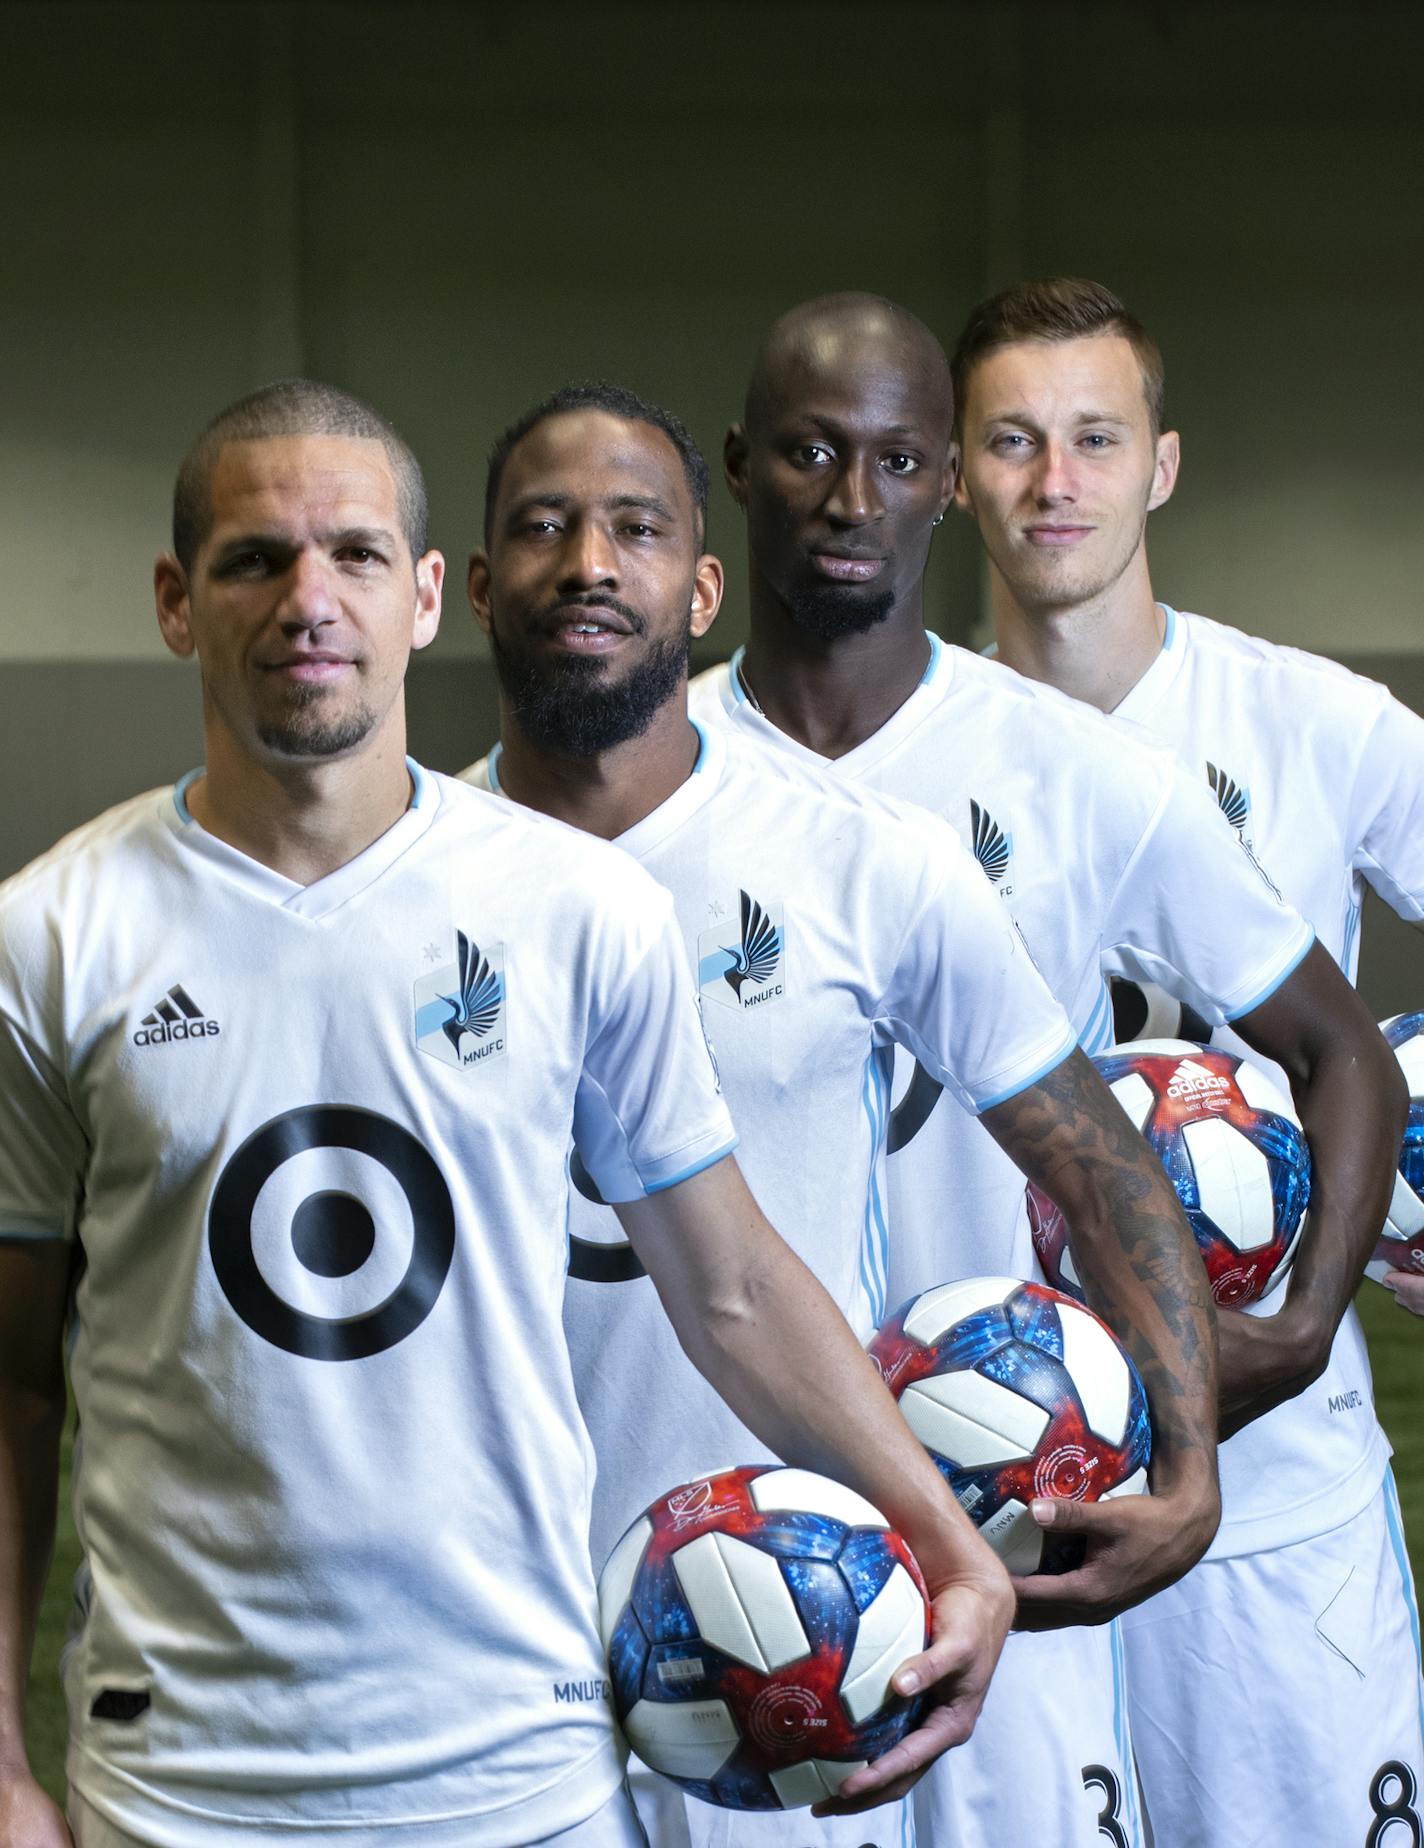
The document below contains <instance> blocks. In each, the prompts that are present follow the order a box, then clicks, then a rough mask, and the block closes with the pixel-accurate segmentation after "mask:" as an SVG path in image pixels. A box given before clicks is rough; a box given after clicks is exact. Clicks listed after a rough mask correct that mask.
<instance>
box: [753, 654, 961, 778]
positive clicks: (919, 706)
mask: <svg viewBox="0 0 1424 1848" xmlns="http://www.w3.org/2000/svg"><path fill="white" fill-rule="evenodd" d="M925 640H926V641H927V642H928V643H929V645H930V658H929V661H928V663H927V664H926V667H925V671H924V673H923V674H922V675H921V676H920V679H919V683H918V684H917V686H916V687H915V690H914V692H913V693H911V695H910V697H909V698H908V699H907V700H906V701H905V702H904V703H903V704H902V705H901V706H899V707H897V709H896V710H895V711H894V712H892V713H891V714H890V717H889V718H888V719H887V720H886V721H885V723H884V724H883V725H882V726H881V727H880V729H879V731H876V732H872V733H871V735H870V737H868V738H863V739H862V740H861V742H860V743H859V744H858V745H856V747H855V749H854V750H852V751H847V752H846V753H845V755H844V756H843V757H835V758H831V757H823V756H822V755H821V753H820V752H819V751H813V750H812V749H811V748H810V746H809V745H805V744H802V743H801V741H800V739H799V738H793V737H792V736H791V734H790V733H789V732H784V731H782V730H781V729H780V727H779V726H776V725H773V724H772V722H771V720H770V719H768V718H767V716H766V714H765V713H764V712H763V711H762V710H761V708H760V707H759V706H758V705H757V703H756V701H755V700H754V699H753V698H752V697H751V695H750V692H749V690H748V687H747V683H746V681H745V680H744V679H743V678H742V659H743V657H744V656H745V654H746V649H745V648H739V649H738V650H737V651H736V653H735V654H734V655H733V656H732V658H731V660H730V661H729V662H728V663H727V689H728V692H729V694H730V696H731V699H732V701H733V704H734V708H735V710H736V713H737V717H738V719H739V720H741V721H742V722H743V723H744V724H747V725H749V726H751V727H752V728H753V730H756V731H759V732H762V733H763V734H764V735H765V736H766V737H767V739H768V741H769V742H771V743H773V744H774V745H775V747H776V748H777V749H778V750H783V751H787V752H789V753H790V754H791V755H792V756H793V757H800V758H801V759H802V760H803V762H806V763H810V764H816V765H818V766H819V767H820V768H822V769H824V768H825V766H826V765H827V764H834V766H835V768H836V770H837V771H838V772H839V773H841V774H842V775H846V776H851V777H859V776H863V775H864V774H865V773H866V772H867V771H869V770H873V769H874V768H875V767H876V766H877V765H878V764H880V763H882V762H883V761H884V760H885V758H887V757H888V756H889V755H890V754H891V752H892V751H895V750H897V749H898V748H899V746H900V745H901V744H903V743H904V741H905V739H906V738H907V737H909V735H910V733H911V732H913V731H915V730H916V729H917V728H918V727H919V725H920V724H921V723H922V722H923V720H924V718H925V716H926V715H927V713H929V711H930V710H931V709H932V708H933V707H934V706H936V705H937V704H938V703H939V701H940V700H941V699H942V698H943V697H944V694H945V693H946V692H947V690H948V687H949V682H950V680H951V678H952V677H953V673H954V652H955V651H954V650H953V649H952V648H947V647H946V646H945V645H944V643H943V642H942V641H941V640H940V639H939V637H938V636H937V635H934V634H932V633H931V632H930V631H929V630H928V629H927V630H926V631H925Z"/></svg>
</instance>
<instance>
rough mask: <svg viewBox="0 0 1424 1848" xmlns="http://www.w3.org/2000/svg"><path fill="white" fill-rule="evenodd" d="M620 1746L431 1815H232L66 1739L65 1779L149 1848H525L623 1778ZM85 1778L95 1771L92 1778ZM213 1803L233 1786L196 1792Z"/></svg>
mask: <svg viewBox="0 0 1424 1848" xmlns="http://www.w3.org/2000/svg"><path fill="white" fill-rule="evenodd" d="M625 1758H626V1752H625V1749H624V1747H623V1746H622V1744H621V1742H620V1741H619V1739H618V1738H617V1736H616V1735H615V1734H613V1733H612V1732H610V1733H608V1734H607V1735H606V1736H605V1737H604V1738H603V1739H601V1740H600V1741H599V1743H598V1744H597V1745H596V1746H595V1747H594V1748H593V1750H592V1751H591V1752H588V1753H586V1754H585V1755H584V1756H583V1757H582V1758H581V1759H579V1760H578V1761H577V1762H576V1763H575V1764H572V1765H570V1766H569V1767H568V1769H567V1770H566V1771H565V1772H564V1773H563V1775H562V1776H561V1777H560V1778H559V1780H558V1782H557V1783H555V1784H552V1785H548V1786H546V1787H545V1788H544V1789H543V1790H541V1791H539V1792H537V1793H536V1794H535V1795H534V1796H532V1797H530V1798H528V1799H526V1800H524V1801H521V1802H518V1803H514V1804H506V1805H504V1806H502V1807H501V1808H499V1809H494V1810H475V1811H449V1810H447V1811H444V1812H441V1813H439V1814H435V1815H429V1814H425V1815H411V1816H381V1817H357V1818H352V1819H351V1820H349V1821H341V1820H333V1819H332V1818H329V1817H314V1818H312V1819H311V1820H306V1819H298V1818H295V1817H289V1816H273V1815H270V1814H269V1815H248V1816H234V1815H230V1814H225V1813H223V1812H221V1811H218V1810H210V1809H207V1808H204V1807H202V1806H201V1805H200V1804H197V1803H192V1802H180V1801H179V1800H177V1799H176V1798H174V1797H171V1796H169V1795H167V1794H165V1793H163V1792H160V1791H158V1790H155V1789H154V1787H153V1786H152V1785H149V1784H143V1783H140V1782H139V1781H138V1780H137V1779H136V1778H133V1777H131V1776H130V1775H129V1774H128V1773H126V1772H123V1771H120V1770H118V1768H117V1767H115V1766H113V1765H110V1764H108V1763H106V1762H105V1760H103V1759H102V1758H100V1757H98V1756H97V1755H96V1754H95V1753H93V1752H92V1751H90V1750H89V1748H88V1747H86V1746H84V1745H83V1744H81V1743H78V1742H74V1743H71V1745H70V1749H69V1754H68V1762H67V1764H66V1767H65V1769H66V1775H67V1777H68V1780H69V1783H70V1785H71V1786H72V1788H73V1789H75V1790H76V1791H78V1793H79V1795H80V1796H81V1797H83V1799H84V1801H85V1802H86V1803H88V1804H89V1805H90V1806H91V1807H92V1808H94V1809H95V1810H97V1811H98V1812H99V1814H100V1815H101V1816H103V1817H105V1818H106V1819H107V1820H108V1821H109V1822H111V1823H112V1824H113V1825H114V1827H115V1828H116V1829H122V1830H124V1831H126V1832H127V1833H129V1834H133V1835H137V1836H138V1837H139V1838H140V1839H141V1840H143V1841H145V1842H148V1843H151V1844H152V1848H193V1845H194V1844H200V1845H201V1848H251V1844H252V1843H253V1842H254V1841H256V1840H259V1839H261V1838H263V1837H272V1836H276V1837H280V1838H283V1839H285V1840H287V1841H290V1842H293V1843H301V1844H302V1848H325V1844H327V1843H330V1844H331V1845H332V1848H385V1845H386V1844H389V1843H390V1842H391V1841H392V1840H399V1839H400V1835H401V1832H403V1831H409V1830H419V1831H420V1836H419V1848H525V1844H527V1843H529V1842H537V1841H542V1840H543V1839H544V1838H545V1837H546V1836H549V1835H558V1834H560V1833H561V1832H562V1831H564V1830H565V1829H573V1828H577V1827H578V1825H579V1824H580V1823H582V1822H587V1821H588V1820H589V1818H590V1817H592V1816H595V1815H597V1813H598V1811H599V1810H600V1809H601V1808H602V1807H603V1805H604V1804H605V1803H607V1802H608V1800H609V1798H610V1797H612V1796H613V1794H614V1792H615V1791H616V1790H617V1789H618V1786H619V1784H620V1783H621V1782H622V1780H623V1772H624V1763H625ZM91 1774H92V1776H91ZM197 1794H200V1795H206V1796H208V1797H211V1798H212V1799H214V1800H216V1801H222V1800H224V1799H226V1800H231V1798H232V1796H233V1795H234V1792H233V1791H232V1790H230V1789H223V1788H214V1789H212V1790H211V1791H201V1790H200V1791H199V1792H198V1793H197Z"/></svg>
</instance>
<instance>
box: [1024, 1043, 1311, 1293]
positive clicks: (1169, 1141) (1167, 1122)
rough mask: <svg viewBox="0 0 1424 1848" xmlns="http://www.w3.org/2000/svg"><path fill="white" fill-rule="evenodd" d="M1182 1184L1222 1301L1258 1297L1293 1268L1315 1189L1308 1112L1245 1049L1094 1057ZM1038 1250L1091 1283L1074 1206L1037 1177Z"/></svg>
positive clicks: (1065, 1284) (1140, 1047) (1057, 1277)
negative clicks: (1041, 1186)
mask: <svg viewBox="0 0 1424 1848" xmlns="http://www.w3.org/2000/svg"><path fill="white" fill-rule="evenodd" d="M1093 1063H1094V1065H1096V1066H1097V1068H1098V1070H1099V1072H1100V1073H1101V1074H1102V1076H1103V1078H1104V1080H1105V1081H1106V1083H1107V1085H1108V1088H1109V1089H1110V1090H1111V1092H1112V1094H1113V1096H1114V1097H1115V1098H1116V1099H1117V1101H1118V1102H1119V1103H1120V1104H1121V1105H1122V1107H1123V1109H1124V1110H1125V1111H1126V1112H1127V1114H1128V1116H1129V1117H1131V1119H1132V1121H1133V1123H1134V1125H1135V1126H1136V1127H1137V1128H1138V1129H1139V1130H1141V1132H1142V1134H1143V1136H1144V1137H1145V1138H1146V1139H1147V1144H1148V1147H1149V1148H1150V1149H1151V1150H1152V1151H1153V1153H1154V1154H1155V1155H1157V1156H1158V1158H1159V1159H1160V1160H1161V1163H1162V1165H1163V1167H1164V1168H1165V1169H1166V1170H1167V1173H1168V1176H1169V1177H1170V1179H1171V1181H1172V1185H1173V1186H1174V1187H1175V1188H1176V1190H1177V1198H1178V1199H1179V1200H1180V1201H1181V1203H1182V1206H1183V1207H1184V1209H1185V1211H1186V1215H1187V1223H1188V1224H1189V1225H1190V1226H1191V1228H1192V1232H1193V1234H1194V1236H1195V1238H1196V1241H1197V1249H1198V1250H1199V1251H1200V1252H1201V1254H1202V1261H1203V1262H1204V1264H1205V1265H1206V1274H1207V1279H1208V1281H1209V1283H1210V1285H1211V1293H1212V1295H1213V1297H1214V1298H1215V1299H1216V1301H1217V1302H1218V1303H1220V1304H1223V1305H1225V1304H1234V1305H1238V1306H1239V1305H1240V1304H1242V1303H1249V1302H1254V1301H1255V1300H1256V1299H1257V1298H1258V1297H1261V1296H1265V1295H1267V1294H1269V1292H1270V1291H1271V1290H1273V1289H1274V1288H1275V1287H1276V1285H1277V1284H1278V1283H1279V1282H1280V1281H1281V1279H1282V1278H1283V1277H1284V1276H1285V1274H1286V1271H1287V1269H1288V1268H1289V1265H1290V1260H1291V1257H1292V1255H1293V1253H1294V1251H1295V1247H1296V1241H1297V1239H1298V1238H1299V1237H1300V1230H1301V1224H1302V1222H1303V1220H1304V1218H1305V1209H1306V1205H1307V1203H1308V1202H1309V1199H1310V1151H1309V1149H1308V1148H1307V1146H1306V1141H1305V1135H1304V1132H1303V1131H1302V1129H1301V1127H1300V1120H1299V1118H1298V1117H1297V1116H1296V1114H1295V1111H1294V1110H1293V1109H1292V1107H1291V1104H1290V1101H1289V1099H1287V1098H1286V1097H1285V1096H1284V1095H1283V1094H1282V1093H1281V1091H1280V1090H1279V1089H1278V1088H1277V1086H1276V1085H1274V1084H1272V1082H1271V1080H1270V1079H1269V1078H1268V1077H1267V1076H1266V1075H1265V1073H1264V1072H1262V1071H1259V1070H1258V1069H1257V1068H1256V1067H1255V1066H1254V1065H1252V1064H1251V1063H1250V1062H1249V1061H1248V1060H1246V1059H1242V1058H1239V1057H1238V1056H1237V1055H1236V1054H1235V1053H1234V1052H1223V1051H1221V1050H1219V1049H1218V1048H1216V1047H1211V1046H1194V1045H1192V1044H1191V1042H1190V1041H1187V1040H1140V1041H1138V1042H1136V1043H1135V1044H1133V1045H1130V1046H1115V1047H1113V1048H1112V1050H1111V1051H1109V1052H1104V1053H1099V1054H1098V1055H1097V1056H1096V1057H1095V1058H1094V1060H1093ZM1028 1216H1029V1224H1030V1226H1031V1228H1032V1231H1033V1243H1034V1249H1035V1250H1036V1251H1037V1252H1038V1257H1039V1262H1040V1263H1041V1264H1042V1265H1043V1269H1044V1273H1045V1275H1046V1276H1047V1277H1048V1279H1049V1281H1050V1282H1051V1283H1053V1284H1055V1285H1057V1287H1058V1288H1059V1289H1061V1290H1066V1291H1067V1292H1068V1293H1069V1295H1070V1296H1076V1297H1080V1298H1081V1296H1082V1294H1083V1289H1082V1283H1081V1281H1080V1279H1079V1277H1078V1273H1077V1270H1076V1268H1075V1266H1074V1264H1073V1254H1072V1252H1071V1250H1070V1249H1069V1246H1068V1238H1067V1227H1066V1226H1065V1225H1064V1222H1063V1216H1062V1214H1061V1213H1060V1212H1059V1211H1058V1208H1057V1207H1056V1206H1055V1205H1054V1203H1053V1201H1052V1200H1050V1199H1049V1198H1048V1196H1047V1194H1043V1193H1040V1192H1039V1190H1038V1189H1037V1188H1036V1187H1034V1186H1032V1185H1030V1187H1029V1189H1028Z"/></svg>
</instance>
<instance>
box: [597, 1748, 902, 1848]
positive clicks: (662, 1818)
mask: <svg viewBox="0 0 1424 1848" xmlns="http://www.w3.org/2000/svg"><path fill="white" fill-rule="evenodd" d="M628 1782H629V1784H630V1786H631V1787H632V1791H633V1800H634V1802H635V1803H636V1804H637V1806H638V1814H639V1816H640V1817H641V1818H642V1821H643V1827H644V1828H645V1829H646V1830H647V1831H648V1840H649V1841H650V1842H651V1843H652V1844H653V1848H915V1827H914V1817H913V1815H912V1813H911V1809H910V1805H909V1803H908V1802H903V1801H902V1802H900V1803H882V1804H879V1805H878V1806H877V1807H876V1808H875V1809H870V1810H862V1811H861V1812H860V1814H859V1815H856V1816H828V1817H827V1818H826V1819H825V1820H824V1821H821V1820H820V1819H819V1818H817V1817H815V1816H813V1815H812V1814H811V1812H810V1810H809V1809H797V1810H729V1809H720V1808H718V1806H717V1805H716V1804H715V1803H703V1802H701V1801H700V1800H699V1799H698V1798H697V1797H689V1796H687V1795H686V1794H685V1793H684V1792H683V1790H682V1788H681V1787H680V1786H679V1785H677V1784H675V1783H673V1781H672V1779H671V1778H666V1777H659V1776H658V1774H657V1772H656V1771H650V1770H649V1769H648V1767H647V1766H646V1765H645V1764H644V1763H643V1762H642V1760H641V1759H638V1758H630V1759H629V1760H628Z"/></svg>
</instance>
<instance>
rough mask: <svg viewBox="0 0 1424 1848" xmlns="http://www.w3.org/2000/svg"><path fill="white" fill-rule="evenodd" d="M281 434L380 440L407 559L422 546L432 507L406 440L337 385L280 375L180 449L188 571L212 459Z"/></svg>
mask: <svg viewBox="0 0 1424 1848" xmlns="http://www.w3.org/2000/svg"><path fill="white" fill-rule="evenodd" d="M278 436H354V437H363V438H365V439H366V440H368V441H370V442H376V443H379V444H380V445H381V446H382V448H383V449H384V450H385V452H386V458H387V460H388V461H389V462H390V465H391V473H392V475H393V476H394V477H395V484H396V502H397V506H398V507H399V510H400V522H401V530H402V532H403V533H404V534H405V539H406V543H407V545H409V547H410V555H411V559H412V560H415V559H417V558H420V557H421V556H422V555H423V553H424V551H425V546H426V529H427V525H428V521H429V507H428V503H427V499H426V493H425V477H424V476H423V475H422V474H421V472H420V464H419V463H418V462H417V461H416V459H415V456H414V454H413V453H412V451H411V448H410V445H409V444H408V443H407V442H406V441H405V439H404V438H403V437H402V436H400V435H399V434H398V432H397V431H396V430H394V429H393V428H392V426H391V425H390V424H388V423H387V422H386V420H385V418H384V417H381V416H379V415H378V414H377V413H376V412H375V411H373V410H372V409H371V407H370V405H369V404H363V403H362V402H361V400H360V399H359V398H353V397H352V395H351V393H350V392H346V391H341V390H340V389H339V388H338V387H337V386H335V385H323V384H321V383H320V382H319V381H317V380H315V379H278V380H277V381H276V383H275V384H272V385H264V386H263V387H262V389H261V390H260V391H254V392H252V393H250V394H249V395H248V396H247V397H245V398H239V399H238V400H237V402H236V404H230V405H229V406H228V407H227V409H226V410H225V411H220V412H219V413H218V415H217V416H216V417H215V418H214V419H213V421H212V422H211V423H210V424H209V425H208V427H207V429H206V430H204V431H203V433H202V435H201V436H200V437H199V438H198V439H197V441H196V442H195V443H194V444H193V446H192V448H191V449H190V450H189V451H188V453H187V455H186V456H184V458H183V461H182V465H181V466H180V468H179V470H178V479H177V481H176V482H175V483H174V485H173V554H174V556H175V557H176V558H177V560H178V562H179V564H180V565H181V566H182V567H183V569H184V570H185V571H191V570H192V568H193V561H194V559H195V558H196V557H197V556H198V552H199V550H200V548H201V547H202V543H203V541H204V539H206V538H207V536H208V530H209V528H210V527H211V525H212V498H211V494H210V487H211V483H212V473H213V465H214V464H215V463H216V461H217V459H218V454H219V452H220V451H221V450H222V449H223V448H224V447H225V446H226V445H227V444H228V443H253V442H263V441H265V440H266V439H268V438H269V437H278Z"/></svg>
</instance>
